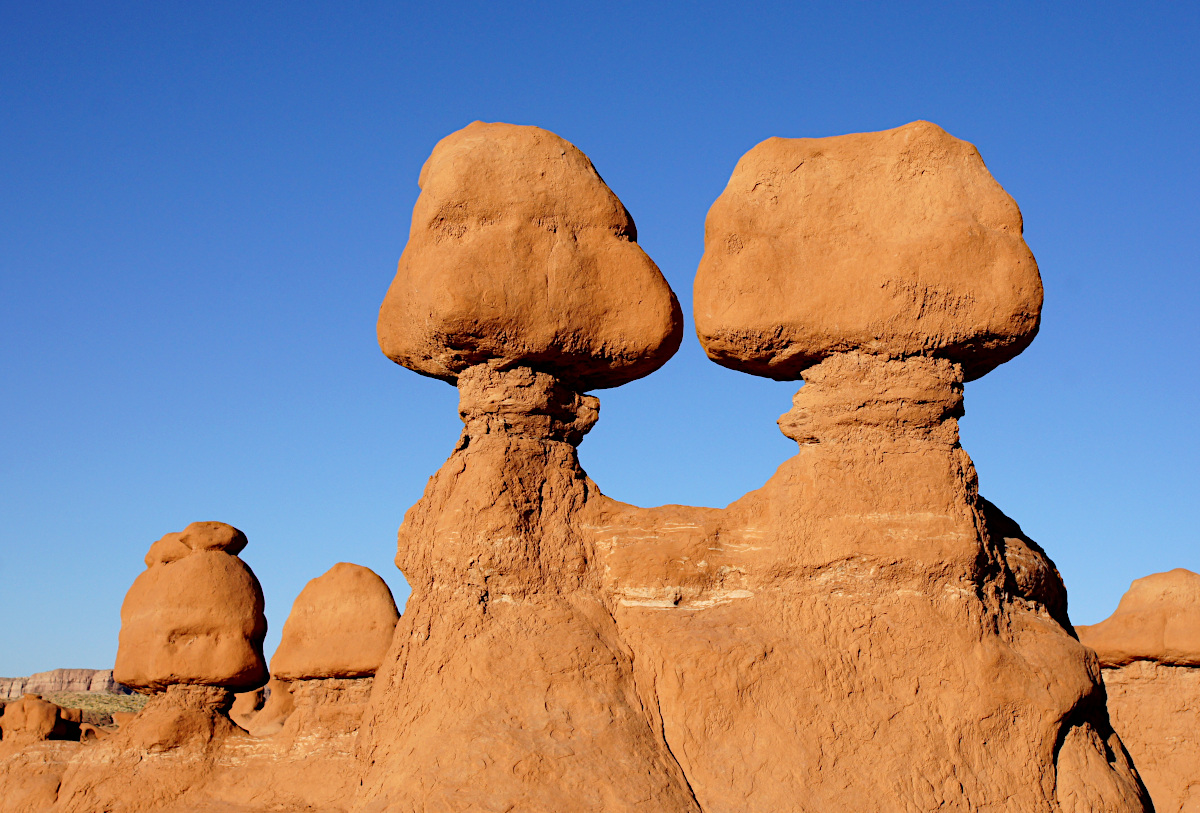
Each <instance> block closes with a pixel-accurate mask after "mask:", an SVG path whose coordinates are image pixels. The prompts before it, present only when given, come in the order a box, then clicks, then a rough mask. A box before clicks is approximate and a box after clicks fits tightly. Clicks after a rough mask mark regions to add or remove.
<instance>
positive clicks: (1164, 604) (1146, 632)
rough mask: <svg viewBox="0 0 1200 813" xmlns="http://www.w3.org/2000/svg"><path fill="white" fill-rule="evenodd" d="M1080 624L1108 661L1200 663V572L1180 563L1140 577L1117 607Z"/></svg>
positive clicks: (1109, 663) (1081, 634) (1086, 639)
mask: <svg viewBox="0 0 1200 813" xmlns="http://www.w3.org/2000/svg"><path fill="white" fill-rule="evenodd" d="M1078 630H1079V640H1081V641H1083V642H1084V643H1085V644H1087V645H1088V646H1090V647H1091V648H1092V649H1094V650H1096V654H1098V655H1099V656H1100V663H1101V664H1103V665H1104V666H1124V665H1126V664H1129V663H1133V662H1134V661H1139V660H1143V661H1154V662H1155V663H1161V664H1164V665H1169V666H1200V574H1196V573H1193V572H1192V571H1190V570H1184V569H1183V568H1181V567H1180V568H1176V569H1174V570H1171V571H1168V572H1166V573H1154V574H1152V575H1150V576H1145V577H1144V578H1141V579H1136V580H1134V582H1133V584H1132V585H1130V587H1129V592H1127V593H1126V594H1125V595H1124V596H1122V597H1121V603H1120V604H1118V605H1117V610H1116V612H1114V613H1113V614H1112V615H1111V616H1110V617H1109V618H1107V619H1106V620H1104V621H1101V622H1100V623H1099V624H1093V625H1091V626H1081V627H1079V628H1078Z"/></svg>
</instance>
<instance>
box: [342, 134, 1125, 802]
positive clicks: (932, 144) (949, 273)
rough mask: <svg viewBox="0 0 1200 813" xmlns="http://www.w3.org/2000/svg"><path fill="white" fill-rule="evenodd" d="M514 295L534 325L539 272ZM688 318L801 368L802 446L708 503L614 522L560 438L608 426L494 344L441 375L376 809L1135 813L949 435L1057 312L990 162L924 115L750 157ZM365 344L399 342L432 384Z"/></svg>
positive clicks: (1118, 755)
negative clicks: (1045, 307) (969, 395)
mask: <svg viewBox="0 0 1200 813" xmlns="http://www.w3.org/2000/svg"><path fill="white" fill-rule="evenodd" d="M495 154H496V153H495V151H493V152H490V153H488V155H495ZM435 157H436V153H435ZM432 160H433V159H431V161H432ZM489 160H490V159H489ZM495 160H497V161H498V162H499V161H500V159H495ZM427 169H428V168H427ZM785 170H786V171H785ZM490 172H491V173H493V174H495V175H498V176H506V173H507V172H508V170H507V168H506V167H504V166H503V165H502V164H501V165H500V166H498V167H497V168H495V169H492V170H490ZM479 174H480V177H483V176H484V175H485V174H486V173H482V172H481V173H479ZM539 177H541V176H540V175H539ZM560 188H562V187H560ZM428 190H429V187H428V186H423V195H424V194H425V193H426V192H428ZM540 194H543V192H542V191H541V190H540V189H539V192H537V193H533V192H531V193H529V194H528V195H525V196H523V197H529V198H533V199H537V200H542V199H543V198H540V197H538V195H540ZM555 205H557V204H555ZM465 208H466V209H468V210H470V206H467V207H465ZM418 211H423V210H422V209H421V205H420V204H418ZM422 222H424V221H422ZM488 222H491V220H489V221H488ZM416 229H417V224H416V218H414V233H415V231H416ZM414 239H415V238H414ZM512 239H513V240H514V241H515V240H516V239H517V238H512ZM412 246H413V243H412V242H411V241H410V249H411V247H412ZM407 251H408V250H406V252H407ZM402 268H403V262H402ZM456 268H457V267H456V266H453V265H452V264H450V263H448V262H447V263H444V264H442V265H440V266H437V267H433V268H431V269H430V271H429V273H430V274H431V275H432V279H430V280H427V281H424V282H422V284H421V286H420V288H421V290H426V289H436V288H437V286H438V285H440V284H446V285H450V284H451V282H449V280H450V279H451V278H452V277H453V275H454V274H456V273H460V272H458V271H457V270H455V269H456ZM514 273H520V274H523V275H524V276H523V279H524V282H523V283H522V284H519V285H514V286H512V287H513V290H514V292H515V293H512V294H507V291H506V296H507V299H506V300H505V304H506V306H507V307H508V308H509V310H508V311H506V313H507V314H508V318H512V319H519V318H521V315H522V314H523V313H525V310H524V308H525V306H524V304H523V303H524V298H523V297H525V296H526V295H527V292H528V291H529V290H536V291H540V290H541V288H542V287H544V286H546V285H547V284H549V283H548V282H547V281H546V280H545V278H544V275H542V273H541V266H540V264H537V263H531V264H529V266H528V267H524V268H521V267H517V268H516V270H515V271H514ZM401 276H402V275H398V277H397V283H394V284H393V289H392V291H391V292H389V297H392V296H393V295H394V293H395V291H396V290H397V288H396V286H397V285H399V284H404V285H411V284H410V283H401V282H400V280H401ZM443 278H445V279H446V280H448V281H447V282H445V283H442V282H441V280H442V279H443ZM412 287H418V286H412ZM613 290H614V293H615V292H618V291H619V292H623V293H624V292H628V291H629V290H630V286H628V285H625V286H614V289H613ZM534 301H537V298H536V297H534ZM695 303H696V305H695V307H696V324H697V329H698V332H699V334H700V338H701V341H702V343H703V344H704V345H705V347H706V349H707V350H708V352H709V354H710V356H712V357H713V358H714V359H715V360H717V361H719V362H720V363H722V364H725V365H727V366H730V367H733V368H735V369H740V370H744V371H746V372H750V373H753V374H760V375H768V376H771V377H775V378H797V377H801V376H802V377H803V378H804V380H805V386H804V387H803V389H801V390H800V391H799V392H798V394H797V396H796V398H795V402H794V404H793V407H792V409H791V410H790V411H789V412H788V413H787V414H785V415H784V416H783V417H782V418H781V419H780V427H781V429H782V430H783V431H784V433H785V434H787V435H788V436H789V437H791V438H793V439H794V440H796V441H797V443H798V449H797V451H798V454H797V456H796V457H794V458H792V459H791V460H789V461H787V462H785V463H784V464H783V466H781V467H780V469H779V470H778V471H777V472H776V473H775V475H774V476H773V477H772V478H771V479H770V480H769V481H768V482H767V483H766V485H765V486H763V488H761V489H759V490H757V491H755V492H752V493H750V494H748V495H746V496H745V497H744V498H742V499H741V500H738V501H737V502H735V503H734V504H732V505H730V506H729V507H728V508H725V509H720V510H718V509H707V508H689V507H686V506H666V507H662V508H656V509H643V508H637V507H634V506H630V505H625V504H621V503H617V502H615V501H612V500H610V499H608V498H606V497H604V496H603V495H602V494H601V493H600V492H599V490H598V489H597V487H596V485H595V484H594V483H592V482H591V481H590V480H589V479H588V478H587V476H586V474H584V472H583V471H582V470H581V468H580V467H579V463H578V458H577V456H576V454H575V449H574V446H575V445H576V444H578V443H579V442H580V440H581V438H582V436H583V434H584V433H585V432H586V431H587V429H588V428H590V426H591V425H592V424H593V423H594V421H595V420H596V417H597V413H598V403H597V402H595V399H593V398H591V397H590V396H585V395H582V394H581V392H580V390H581V389H582V387H581V386H580V384H579V379H578V378H573V377H572V376H571V375H569V374H566V373H565V372H564V370H563V369H562V368H559V369H555V368H550V367H547V366H545V365H542V364H540V362H539V360H538V357H537V355H536V354H529V355H527V356H526V357H525V358H524V363H522V361H521V360H519V358H518V357H519V355H520V353H521V352H523V351H522V349H521V348H522V347H523V346H522V345H520V344H519V343H514V344H513V345H512V347H514V348H515V349H513V350H510V345H509V341H510V338H509V337H510V336H512V335H519V333H516V332H512V331H509V332H505V331H499V332H497V333H496V334H494V337H493V339H492V341H494V342H497V343H498V345H499V346H498V347H496V348H494V349H492V350H490V352H489V355H488V356H487V357H486V358H476V359H475V360H477V361H478V362H479V363H477V364H475V365H474V366H469V365H464V366H463V368H462V369H461V370H460V371H458V374H457V383H458V386H459V392H460V407H459V412H460V415H461V417H462V419H463V422H464V424H465V429H464V433H463V436H462V439H461V440H460V442H459V444H458V448H457V449H456V450H455V451H454V453H453V454H452V455H451V457H450V459H449V461H447V463H446V465H445V466H443V468H442V469H441V471H440V472H438V474H437V475H435V476H434V478H433V479H432V480H431V481H430V484H429V487H428V488H427V489H426V492H425V496H424V497H423V498H422V500H421V501H420V502H419V503H418V504H417V505H416V506H414V507H413V509H412V510H410V511H409V512H408V514H407V516H406V518H405V521H404V524H403V525H402V526H401V529H400V534H399V546H398V552H397V557H396V562H397V565H398V566H399V567H400V568H401V569H402V570H403V571H404V573H405V575H406V577H407V578H408V579H409V582H410V584H411V585H412V587H413V595H412V598H410V600H409V604H408V608H407V610H406V612H405V615H404V617H403V618H402V619H401V621H400V624H399V626H398V628H397V634H396V637H395V640H394V642H393V647H392V651H391V652H390V653H389V654H388V656H387V658H385V661H384V664H383V666H382V667H381V669H380V673H379V675H378V677H377V681H378V685H377V687H376V692H375V694H374V695H373V698H372V704H371V709H370V712H369V716H368V721H369V722H368V726H367V728H366V729H365V731H364V734H365V751H364V755H365V756H366V757H367V758H368V759H369V761H370V763H371V765H372V767H371V769H369V770H368V772H367V775H366V779H365V781H364V785H363V789H362V791H361V793H360V800H362V801H363V803H364V804H366V802H367V800H372V803H374V804H376V805H377V806H378V808H379V809H388V810H393V809H394V810H405V809H409V808H410V807H411V806H413V805H416V804H417V803H418V802H417V796H416V794H419V795H420V799H421V800H422V803H424V804H429V805H432V807H436V808H438V809H460V807H461V808H462V809H466V808H467V807H471V806H472V805H476V806H481V807H484V806H489V805H494V806H496V809H506V808H508V807H512V808H513V809H522V810H555V809H561V808H563V807H564V806H566V807H569V808H570V809H573V810H596V811H599V810H664V809H667V810H676V809H678V810H713V811H716V810H769V809H785V810H829V809H880V808H886V809H912V810H933V809H939V808H946V807H949V808H961V809H968V808H980V809H987V808H989V807H994V808H996V809H1005V810H1022V811H1025V810H1028V811H1043V810H1044V811H1060V810H1063V811H1085V810H1087V811H1098V810H1104V811H1134V810H1144V809H1147V798H1146V795H1145V791H1144V789H1143V788H1142V786H1141V783H1140V781H1139V780H1138V777H1137V775H1136V773H1135V771H1134V770H1133V768H1132V766H1131V765H1130V763H1129V760H1128V759H1127V757H1126V755H1125V752H1124V749H1123V747H1122V746H1121V743H1120V740H1119V739H1118V738H1117V736H1116V735H1115V734H1114V733H1113V731H1112V729H1111V727H1110V725H1109V721H1108V716H1107V713H1106V710H1105V706H1104V695H1103V691H1102V689H1101V686H1100V681H1099V669H1098V665H1097V663H1096V662H1095V659H1094V658H1093V657H1091V656H1090V654H1089V652H1088V650H1087V649H1086V648H1085V647H1083V646H1082V645H1080V644H1079V642H1078V640H1077V639H1076V638H1075V636H1074V633H1073V631H1072V630H1071V628H1070V622H1069V620H1068V617H1067V614H1066V592H1065V590H1064V589H1063V587H1062V581H1061V579H1060V578H1059V576H1058V573H1057V570H1056V569H1055V568H1054V565H1053V564H1052V563H1051V562H1050V560H1049V558H1048V557H1047V556H1046V555H1045V553H1044V551H1043V550H1042V549H1041V548H1040V547H1039V546H1038V545H1037V544H1036V543H1035V542H1033V541H1032V540H1030V539H1029V538H1028V537H1027V536H1025V535H1024V534H1023V533H1022V532H1021V530H1020V527H1019V526H1018V525H1017V523H1015V522H1013V521H1012V520H1010V519H1009V518H1007V517H1005V516H1004V514H1003V513H1002V512H1001V511H1000V510H999V509H997V508H996V507H995V506H992V505H991V504H990V503H987V502H986V501H985V500H983V499H982V498H980V496H979V495H978V492H977V485H976V478H975V472H974V468H973V466H972V464H971V461H970V458H969V457H968V456H967V454H966V453H965V452H964V451H963V449H962V448H961V447H960V445H959V442H958V425H957V419H958V417H959V416H961V415H962V403H963V382H964V381H965V380H967V379H970V378H977V377H979V376H981V375H983V374H985V373H986V372H987V371H989V370H990V369H992V368H994V367H995V366H996V365H997V364H1000V363H1002V362H1003V361H1005V360H1007V359H1009V358H1012V357H1013V356H1015V355H1016V354H1017V353H1019V352H1020V351H1021V349H1023V348H1024V347H1025V346H1026V345H1027V344H1028V343H1029V342H1030V341H1031V340H1032V338H1033V336H1034V335H1035V333H1036V330H1037V327H1038V323H1039V319H1040V308H1041V283H1040V280H1039V277H1038V272H1037V266H1036V264H1035V263H1034V260H1033V257H1032V255H1031V254H1030V253H1029V250H1028V248H1027V247H1026V246H1025V244H1024V242H1023V240H1022V238H1021V220H1020V214H1019V211H1018V210H1017V208H1016V205H1015V204H1014V203H1013V202H1012V200H1011V198H1009V197H1008V195H1007V194H1006V193H1004V191H1003V190H1002V189H1001V188H1000V187H999V185H997V184H996V182H995V181H994V180H992V178H991V176H990V175H988V173H987V171H986V169H985V168H984V166H983V163H982V161H981V160H980V159H979V156H978V153H977V152H976V151H975V149H974V148H973V147H971V146H970V145H969V144H965V143H964V142H961V141H958V140H957V139H954V138H953V137H951V136H949V135H948V134H946V133H945V132H943V131H941V130H940V129H939V128H937V127H935V126H933V125H930V124H927V123H916V124H913V125H909V126H907V127H904V128H899V129H898V130H895V131H888V132H885V133H868V134H860V135H855V136H846V137H842V138H837V139H815V140H814V139H802V140H793V141H784V140H772V141H769V142H766V143H765V144H764V145H760V147H758V148H756V149H755V150H754V151H752V152H751V153H750V154H749V155H748V156H747V157H746V158H744V159H743V160H742V162H741V163H739V165H738V169H737V170H736V171H735V173H734V177H733V179H731V181H730V185H729V187H728V188H727V190H726V192H725V193H724V194H723V195H722V197H721V199H720V200H718V201H717V203H716V204H714V206H713V209H712V212H710V215H709V220H708V225H707V230H706V251H705V256H704V259H703V260H702V262H701V267H700V272H699V274H698V275H697V282H696V296H695ZM493 304H494V303H490V302H489V303H488V306H489V307H491V306H493ZM464 307H465V306H464ZM471 307H476V306H471ZM478 307H479V313H480V314H485V313H490V311H488V310H487V309H486V308H484V307H483V306H482V305H480V306H478ZM388 308H389V303H387V302H385V305H384V311H385V312H386V311H387V310H388ZM472 313H473V311H471V310H470V308H468V307H465V310H464V311H463V312H462V313H461V314H460V320H461V322H462V323H464V324H470V323H472V319H473V317H472V316H471V314H472ZM488 318H491V317H490V316H489V317H488ZM558 318H560V319H571V318H576V319H578V321H577V322H576V323H575V324H576V327H575V329H576V330H581V331H582V330H586V329H587V328H588V326H589V325H590V324H591V322H590V321H589V320H588V319H587V318H586V314H585V313H583V312H581V311H573V310H570V309H566V310H563V311H561V313H560V314H559V316H558ZM481 319H482V317H481ZM382 324H383V320H381V333H380V335H381V341H382V343H383V345H384V349H385V352H387V353H388V355H389V356H392V357H393V358H394V359H396V360H398V361H400V362H401V363H406V364H408V365H409V366H411V367H413V368H414V369H417V370H418V371H419V372H423V373H426V374H430V372H431V371H430V370H429V369H427V368H423V362H413V361H411V360H409V359H408V358H406V357H404V356H402V355H401V354H398V353H395V352H393V351H392V350H391V349H390V346H389V344H388V341H387V334H386V332H385V331H384V329H383V328H382ZM455 347H456V345H455V344H454V343H453V342H446V346H445V348H444V350H443V351H437V352H435V351H427V353H426V355H429V356H437V355H438V352H444V353H446V354H450V353H452V352H456V350H455ZM602 358H604V357H603V356H602V355H599V354H598V355H596V357H595V360H594V361H593V362H589V363H588V364H584V365H582V368H584V369H587V368H589V367H590V365H592V364H597V363H600V360H601V359H602ZM443 377H447V378H449V376H443ZM601 380H603V378H602V377H601ZM435 697H455V698H462V700H461V701H460V702H457V703H455V704H449V705H447V704H438V703H436V702H434V700H433V698H435ZM468 743H470V744H471V745H467V744H468ZM457 744H462V745H463V746H464V747H466V749H467V750H466V751H463V750H461V749H460V748H458V747H457ZM616 753H619V754H621V755H622V759H621V763H620V764H614V763H613V761H612V755H613V754H616ZM414 789H419V790H414Z"/></svg>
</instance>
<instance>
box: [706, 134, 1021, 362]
mask: <svg viewBox="0 0 1200 813" xmlns="http://www.w3.org/2000/svg"><path fill="white" fill-rule="evenodd" d="M704 232H705V234H704V258H703V259H702V260H701V262H700V269H699V271H698V273H697V274H696V286H695V300H694V301H695V318H696V331H697V333H698V334H699V336H700V342H701V343H702V344H703V345H704V348H705V350H707V351H708V354H709V356H710V357H711V358H712V359H713V360H714V361H716V362H718V363H719V364H723V365H725V366H727V367H732V368H734V369H736V370H744V371H746V372H750V373H754V374H755V375H764V376H769V377H771V378H777V379H781V380H791V379H795V378H798V377H799V376H800V374H801V373H802V372H803V371H804V370H805V369H806V368H808V367H810V366H812V365H813V364H815V363H816V362H818V361H820V360H821V359H824V358H827V357H828V356H830V355H832V354H834V353H838V352H843V351H848V350H863V351H866V352H870V353H872V354H875V355H889V356H912V355H921V354H927V353H931V352H936V353H938V354H939V355H941V356H942V357H944V358H948V359H950V360H952V361H956V362H958V363H960V364H961V365H962V367H963V373H964V376H965V378H966V380H968V381H969V380H971V379H974V378H978V377H979V376H981V375H983V374H984V373H986V372H987V371H988V370H990V369H992V368H993V367H995V366H996V365H997V364H1000V363H1002V362H1004V361H1006V360H1008V359H1010V358H1012V357H1013V356H1015V355H1017V354H1018V353H1020V352H1021V351H1022V350H1023V349H1025V347H1026V346H1027V345H1028V344H1029V342H1030V341H1032V339H1033V336H1034V334H1035V333H1036V332H1037V327H1038V323H1039V322H1038V320H1039V318H1040V311H1041V305H1042V283H1041V278H1040V277H1039V275H1038V269H1037V264H1036V263H1035V262H1034V259H1033V254H1031V253H1030V251H1029V248H1028V247H1027V246H1026V245H1025V242H1024V240H1022V239H1021V213H1020V211H1019V210H1018V209H1017V205H1016V203H1014V202H1013V199H1012V198H1011V197H1009V195H1008V193H1006V192H1005V191H1004V190H1003V189H1002V188H1001V187H1000V185H999V184H998V183H996V181H995V180H994V179H993V178H992V176H991V175H990V174H989V173H988V171H987V168H986V167H985V166H984V164H983V159H982V158H980V156H979V151H978V150H976V149H975V147H974V146H972V145H971V144H968V143H967V142H965V141H960V140H959V139H957V138H954V137H953V136H951V135H950V134H948V133H946V132H945V131H944V130H942V129H941V128H940V127H938V126H937V125H935V124H930V123H929V122H925V121H916V122H913V123H911V124H907V125H905V126H903V127H898V128H896V129H895V130H886V131H884V132H880V133H855V134H853V135H844V136H835V137H833V138H770V139H767V140H766V141H764V142H762V143H761V144H759V145H758V146H757V147H755V148H754V149H752V150H751V151H750V152H748V153H746V155H744V156H743V157H742V159H741V160H740V161H739V162H738V164H737V167H736V168H735V169H734V171H733V175H732V177H730V179H729V185H728V186H726V188H725V191H724V192H723V193H722V194H721V196H720V197H719V198H718V199H717V201H716V203H714V204H713V206H712V208H711V209H710V210H709V213H708V220H707V222H706V223H705V230H704Z"/></svg>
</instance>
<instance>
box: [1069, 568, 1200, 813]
mask: <svg viewBox="0 0 1200 813" xmlns="http://www.w3.org/2000/svg"><path fill="white" fill-rule="evenodd" d="M1078 630H1079V639H1080V640H1081V641H1083V643H1085V644H1086V645H1088V646H1090V647H1092V648H1094V649H1095V650H1096V652H1097V654H1098V655H1099V657H1100V662H1101V663H1102V664H1103V665H1104V685H1105V688H1106V689H1107V691H1108V710H1109V713H1110V714H1111V715H1112V720H1113V727H1114V728H1116V730H1117V732H1118V733H1120V735H1121V741H1122V742H1124V743H1125V745H1126V747H1128V749H1129V753H1130V755H1131V756H1132V757H1133V760H1134V764H1136V765H1137V767H1138V772H1139V773H1140V774H1141V776H1142V779H1143V780H1145V782H1146V788H1147V790H1149V791H1150V796H1151V798H1152V799H1153V800H1154V809H1155V810H1156V811H1158V813H1196V812H1197V811H1200V740H1198V739H1197V737H1196V732H1197V731H1200V575H1198V574H1196V573H1193V572H1191V571H1189V570H1184V569H1182V568H1177V569H1175V570H1172V571H1169V572H1167V573H1155V574H1153V575H1150V576H1146V577H1144V578H1141V579H1137V580H1135V581H1134V582H1133V584H1132V585H1131V586H1130V588H1129V592H1127V593H1126V594H1125V596H1124V597H1123V598H1122V599H1121V602H1120V604H1119V605H1118V606H1117V610H1116V612H1114V613H1113V614H1112V616H1111V617H1109V618H1108V619H1107V620H1105V621H1102V622H1100V623H1099V624H1094V625H1092V626H1080V627H1078Z"/></svg>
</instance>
